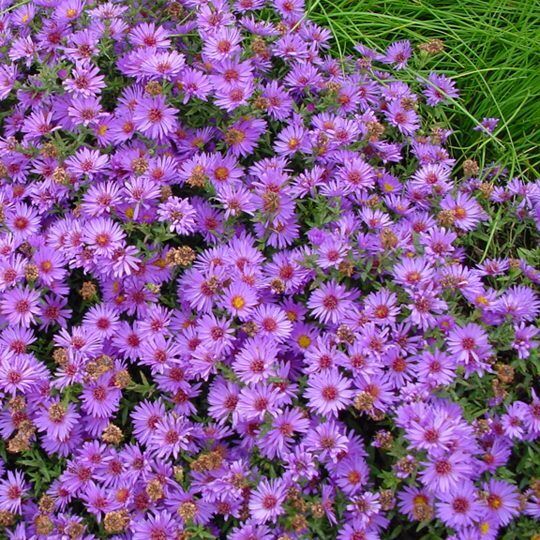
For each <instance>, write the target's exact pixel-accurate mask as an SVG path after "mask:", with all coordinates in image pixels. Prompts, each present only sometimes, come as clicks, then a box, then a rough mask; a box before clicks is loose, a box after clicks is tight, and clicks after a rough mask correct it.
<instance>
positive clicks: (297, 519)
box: [291, 514, 307, 533]
mask: <svg viewBox="0 0 540 540" xmlns="http://www.w3.org/2000/svg"><path fill="white" fill-rule="evenodd" d="M291 527H292V529H293V531H294V532H297V533H300V532H302V531H305V530H306V529H307V519H306V518H305V517H304V516H302V515H300V514H296V515H295V516H294V517H293V518H292V520H291Z"/></svg>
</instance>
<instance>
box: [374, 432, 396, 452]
mask: <svg viewBox="0 0 540 540" xmlns="http://www.w3.org/2000/svg"><path fill="white" fill-rule="evenodd" d="M375 442H376V443H377V445H378V447H379V448H381V449H382V450H390V449H391V448H392V445H393V444H394V437H393V435H392V434H391V433H390V432H389V431H386V430H381V431H377V433H376V434H375Z"/></svg>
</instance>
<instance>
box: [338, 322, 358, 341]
mask: <svg viewBox="0 0 540 540" xmlns="http://www.w3.org/2000/svg"><path fill="white" fill-rule="evenodd" d="M336 337H337V339H338V340H339V341H340V342H342V343H349V344H350V345H352V344H353V343H354V342H355V337H354V332H353V331H352V330H351V328H350V327H349V326H347V325H346V324H340V325H339V326H338V329H337V331H336Z"/></svg>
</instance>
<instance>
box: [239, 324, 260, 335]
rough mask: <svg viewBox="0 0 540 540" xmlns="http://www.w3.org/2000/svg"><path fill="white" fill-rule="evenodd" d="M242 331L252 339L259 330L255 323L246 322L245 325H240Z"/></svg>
mask: <svg viewBox="0 0 540 540" xmlns="http://www.w3.org/2000/svg"><path fill="white" fill-rule="evenodd" d="M242 330H243V331H244V332H245V333H246V334H247V335H248V336H250V337H253V336H254V335H255V334H256V333H257V332H258V331H259V328H258V326H257V323H255V322H253V321H248V322H247V323H244V324H243V325H242Z"/></svg>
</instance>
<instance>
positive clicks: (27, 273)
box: [24, 264, 39, 281]
mask: <svg viewBox="0 0 540 540" xmlns="http://www.w3.org/2000/svg"><path fill="white" fill-rule="evenodd" d="M24 277H25V278H26V281H36V279H37V278H38V277H39V269H38V267H37V266H36V265H35V264H27V265H26V266H25V268H24Z"/></svg>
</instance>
